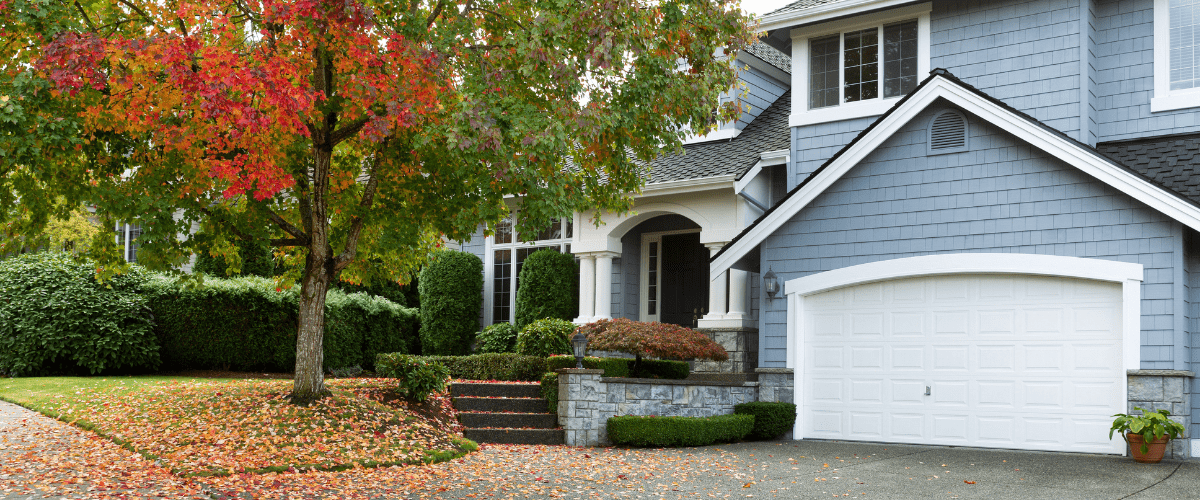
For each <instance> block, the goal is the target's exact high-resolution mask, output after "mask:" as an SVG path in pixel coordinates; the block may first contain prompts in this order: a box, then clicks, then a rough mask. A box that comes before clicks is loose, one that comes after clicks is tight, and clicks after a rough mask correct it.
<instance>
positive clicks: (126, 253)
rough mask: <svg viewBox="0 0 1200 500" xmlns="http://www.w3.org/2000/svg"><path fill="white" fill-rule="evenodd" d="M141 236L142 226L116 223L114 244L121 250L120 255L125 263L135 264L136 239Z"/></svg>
mask: <svg viewBox="0 0 1200 500" xmlns="http://www.w3.org/2000/svg"><path fill="white" fill-rule="evenodd" d="M141 235H142V226H140V225H137V224H121V223H117V227H116V243H117V248H120V249H121V255H122V256H123V257H125V261H126V262H137V252H138V246H139V245H138V237H140V236H141Z"/></svg>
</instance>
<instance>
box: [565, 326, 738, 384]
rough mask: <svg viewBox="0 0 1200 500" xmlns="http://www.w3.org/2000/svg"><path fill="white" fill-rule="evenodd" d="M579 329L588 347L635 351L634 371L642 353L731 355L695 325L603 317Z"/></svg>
mask: <svg viewBox="0 0 1200 500" xmlns="http://www.w3.org/2000/svg"><path fill="white" fill-rule="evenodd" d="M579 331H581V332H583V334H584V335H587V338H588V349H595V350H599V351H618V352H624V353H628V354H632V355H633V356H634V368H633V370H632V371H634V372H637V371H638V369H639V368H640V365H641V362H642V356H647V357H653V358H670V359H711V360H713V361H725V360H727V359H729V353H727V352H725V348H724V347H721V345H720V344H718V343H716V342H713V340H712V339H710V338H708V336H707V335H705V334H703V333H700V332H698V331H696V330H693V329H691V328H685V327H682V326H678V325H671V324H667V323H659V322H657V321H654V322H643V321H632V320H628V319H625V318H617V319H602V320H600V321H597V322H595V323H588V324H586V325H583V326H580V327H579Z"/></svg>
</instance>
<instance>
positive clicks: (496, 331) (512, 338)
mask: <svg viewBox="0 0 1200 500" xmlns="http://www.w3.org/2000/svg"><path fill="white" fill-rule="evenodd" d="M477 339H478V345H477V346H476V349H477V350H478V351H479V352H480V353H488V352H514V351H516V349H517V327H515V326H513V325H512V324H510V323H496V324H494V325H488V327H487V328H484V329H483V331H482V332H479V337H477Z"/></svg>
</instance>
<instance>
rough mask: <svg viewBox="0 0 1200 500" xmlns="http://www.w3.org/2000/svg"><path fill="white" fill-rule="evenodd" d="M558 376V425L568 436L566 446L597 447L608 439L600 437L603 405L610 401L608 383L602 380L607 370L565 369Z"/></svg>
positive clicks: (558, 371) (603, 421)
mask: <svg viewBox="0 0 1200 500" xmlns="http://www.w3.org/2000/svg"><path fill="white" fill-rule="evenodd" d="M555 372H556V373H558V425H560V426H562V428H563V431H564V433H565V435H566V445H567V446H598V445H600V444H603V443H604V442H606V441H607V440H608V436H607V435H605V436H601V430H602V429H601V428H600V425H601V424H602V423H606V422H607V421H608V419H607V418H602V415H601V407H600V405H601V404H602V403H605V400H606V399H607V398H608V395H607V391H606V390H605V389H606V387H605V386H606V384H604V383H603V382H601V381H600V376H601V375H603V374H604V370H588V369H575V368H566V369H561V370H555Z"/></svg>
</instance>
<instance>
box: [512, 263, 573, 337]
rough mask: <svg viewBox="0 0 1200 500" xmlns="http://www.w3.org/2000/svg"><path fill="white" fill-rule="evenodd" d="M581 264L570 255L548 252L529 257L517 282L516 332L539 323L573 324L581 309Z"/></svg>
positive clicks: (522, 266) (522, 265)
mask: <svg viewBox="0 0 1200 500" xmlns="http://www.w3.org/2000/svg"><path fill="white" fill-rule="evenodd" d="M578 266H579V265H578V264H576V263H575V257H573V256H572V255H571V254H566V253H559V252H557V251H555V250H551V249H549V248H545V249H542V250H538V251H536V252H533V253H532V254H529V256H528V257H526V258H525V262H524V263H522V264H521V275H520V276H519V277H518V278H517V279H518V280H520V282H521V287H520V288H518V289H517V301H516V309H517V310H516V318H515V319H516V323H517V328H524V327H525V326H526V325H528V324H530V323H533V322H534V321H537V320H539V319H546V318H554V319H561V320H567V321H570V320H571V319H572V318H574V317H575V316H576V315H577V311H578V309H579V294H578V292H576V288H578V286H579V278H578V275H579V270H578Z"/></svg>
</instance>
